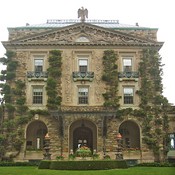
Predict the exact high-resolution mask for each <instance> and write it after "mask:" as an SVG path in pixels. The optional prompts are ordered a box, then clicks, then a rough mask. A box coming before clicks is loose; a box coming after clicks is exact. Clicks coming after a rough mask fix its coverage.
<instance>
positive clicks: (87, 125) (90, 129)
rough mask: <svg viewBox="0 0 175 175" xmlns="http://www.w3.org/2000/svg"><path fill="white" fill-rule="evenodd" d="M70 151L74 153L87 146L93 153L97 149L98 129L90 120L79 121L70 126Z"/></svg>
mask: <svg viewBox="0 0 175 175" xmlns="http://www.w3.org/2000/svg"><path fill="white" fill-rule="evenodd" d="M69 141H70V150H71V149H72V150H73V151H74V152H75V151H76V150H77V148H78V147H80V146H83V145H85V146H87V147H89V148H90V149H91V150H92V151H93V150H94V149H97V128H96V125H95V124H94V123H93V122H91V121H88V120H78V121H75V122H74V123H72V125H71V126H70V139H69Z"/></svg>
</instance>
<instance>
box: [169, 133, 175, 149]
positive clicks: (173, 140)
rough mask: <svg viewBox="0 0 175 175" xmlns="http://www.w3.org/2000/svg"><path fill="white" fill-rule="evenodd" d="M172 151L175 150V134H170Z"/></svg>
mask: <svg viewBox="0 0 175 175" xmlns="http://www.w3.org/2000/svg"><path fill="white" fill-rule="evenodd" d="M170 149H171V150H175V134H174V133H172V134H170Z"/></svg>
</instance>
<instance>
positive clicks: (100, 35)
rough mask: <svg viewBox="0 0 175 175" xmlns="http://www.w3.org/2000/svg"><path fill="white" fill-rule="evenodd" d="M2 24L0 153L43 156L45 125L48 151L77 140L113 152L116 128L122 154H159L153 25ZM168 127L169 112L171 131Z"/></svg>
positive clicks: (163, 127)
mask: <svg viewBox="0 0 175 175" xmlns="http://www.w3.org/2000/svg"><path fill="white" fill-rule="evenodd" d="M8 31H9V40H8V41H4V42H2V43H3V45H4V47H5V48H6V50H7V53H6V57H5V58H3V59H1V62H3V63H4V64H6V65H7V71H3V72H2V75H1V80H6V83H5V84H3V85H2V94H3V95H4V100H5V104H3V103H2V105H3V110H1V113H2V117H1V118H2V122H1V123H5V124H4V125H3V127H2V128H3V129H2V133H3V134H4V135H5V136H4V137H5V138H4V140H5V141H7V142H6V145H7V148H8V149H7V150H8V151H4V155H8V156H11V157H13V158H14V159H15V160H18V161H19V160H20V161H29V160H38V159H43V147H44V138H45V135H46V134H47V133H48V134H49V137H50V153H51V158H52V159H55V158H56V157H57V156H59V155H64V156H65V157H68V155H69V154H70V152H74V153H75V152H76V150H77V148H78V147H79V146H82V145H86V146H87V147H89V148H90V149H91V151H92V152H97V153H98V154H100V158H103V156H104V155H109V156H110V157H111V158H112V159H115V156H116V155H115V154H116V150H117V146H118V143H117V138H116V136H117V134H118V133H120V134H121V135H122V147H123V156H124V158H125V159H137V160H139V161H155V160H156V161H157V160H158V161H159V160H163V159H165V158H166V153H167V147H168V135H169V133H170V129H169V123H168V115H169V112H168V109H169V106H168V103H167V100H166V99H165V98H164V97H163V96H162V83H161V73H162V70H161V60H160V56H159V55H158V51H159V49H160V48H161V47H162V45H163V42H159V41H157V31H158V29H156V28H147V27H139V26H138V25H136V26H131V25H122V24H120V23H119V21H115V20H87V21H85V22H84V21H79V20H48V21H47V23H46V24H41V25H29V24H27V25H26V26H24V27H15V28H9V29H8ZM173 127H174V120H173V117H172V121H171V133H174V128H173ZM8 133H11V134H8ZM12 133H13V134H12Z"/></svg>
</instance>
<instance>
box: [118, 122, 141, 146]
mask: <svg viewBox="0 0 175 175" xmlns="http://www.w3.org/2000/svg"><path fill="white" fill-rule="evenodd" d="M119 132H120V134H121V135H122V140H123V148H124V149H132V148H134V149H140V128H139V126H138V125H137V124H136V123H135V122H133V121H130V120H128V121H125V122H123V123H122V124H121V125H120V127H119Z"/></svg>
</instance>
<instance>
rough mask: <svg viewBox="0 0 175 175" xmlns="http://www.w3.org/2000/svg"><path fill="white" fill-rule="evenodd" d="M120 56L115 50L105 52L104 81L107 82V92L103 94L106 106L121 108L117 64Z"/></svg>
mask: <svg viewBox="0 0 175 175" xmlns="http://www.w3.org/2000/svg"><path fill="white" fill-rule="evenodd" d="M117 59H118V55H117V54H116V53H115V52H114V51H113V50H106V51H104V55H103V68H104V72H103V75H102V80H103V81H105V82H106V85H107V88H106V92H105V93H104V94H103V97H104V100H105V102H104V106H106V107H116V108H118V107H119V99H120V97H119V96H118V70H117V69H118V66H117V64H116V62H117Z"/></svg>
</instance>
